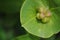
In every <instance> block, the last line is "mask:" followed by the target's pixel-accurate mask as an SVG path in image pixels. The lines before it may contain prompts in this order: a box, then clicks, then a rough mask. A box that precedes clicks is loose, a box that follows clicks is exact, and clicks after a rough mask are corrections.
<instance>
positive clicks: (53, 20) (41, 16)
mask: <svg viewBox="0 0 60 40" xmlns="http://www.w3.org/2000/svg"><path fill="white" fill-rule="evenodd" d="M56 1H57V0H54V1H52V0H25V2H24V3H23V5H22V8H21V11H20V20H21V24H22V27H23V28H25V29H26V31H27V32H29V33H30V34H32V35H35V36H38V37H42V38H49V37H51V36H52V35H54V34H57V33H58V32H60V7H59V6H60V5H59V6H56V5H55V3H54V2H56ZM59 2H60V1H59ZM56 4H58V3H56Z"/></svg>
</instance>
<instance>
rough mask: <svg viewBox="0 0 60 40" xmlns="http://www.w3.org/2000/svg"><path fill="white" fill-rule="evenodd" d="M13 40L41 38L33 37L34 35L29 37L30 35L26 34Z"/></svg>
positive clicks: (36, 39) (35, 39) (37, 39)
mask: <svg viewBox="0 0 60 40" xmlns="http://www.w3.org/2000/svg"><path fill="white" fill-rule="evenodd" d="M13 40H39V38H38V37H35V36H32V35H29V34H25V35H22V36H18V37H16V38H14V39H13Z"/></svg>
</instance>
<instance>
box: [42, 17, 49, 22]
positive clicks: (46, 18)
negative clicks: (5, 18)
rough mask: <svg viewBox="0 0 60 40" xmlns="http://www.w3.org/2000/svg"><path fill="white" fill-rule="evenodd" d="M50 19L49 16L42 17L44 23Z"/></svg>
mask: <svg viewBox="0 0 60 40" xmlns="http://www.w3.org/2000/svg"><path fill="white" fill-rule="evenodd" d="M49 21H50V18H49V17H45V18H44V19H42V23H47V22H49Z"/></svg>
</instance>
